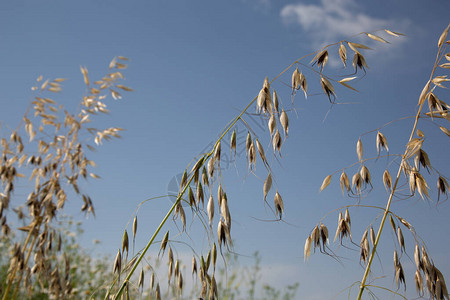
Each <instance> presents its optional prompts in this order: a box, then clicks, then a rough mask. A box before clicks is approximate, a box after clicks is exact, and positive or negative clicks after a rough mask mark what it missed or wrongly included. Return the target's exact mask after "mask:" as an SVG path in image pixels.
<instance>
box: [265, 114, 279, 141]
mask: <svg viewBox="0 0 450 300" xmlns="http://www.w3.org/2000/svg"><path fill="white" fill-rule="evenodd" d="M276 125H277V121H276V119H275V116H274V115H271V116H270V118H269V122H268V124H267V126H268V127H269V131H270V135H271V136H273V132H274V131H275V127H276Z"/></svg>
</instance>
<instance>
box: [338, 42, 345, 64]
mask: <svg viewBox="0 0 450 300" xmlns="http://www.w3.org/2000/svg"><path fill="white" fill-rule="evenodd" d="M339 57H340V58H341V61H342V63H343V64H344V68H345V67H347V48H345V46H344V44H342V43H341V44H340V46H339Z"/></svg>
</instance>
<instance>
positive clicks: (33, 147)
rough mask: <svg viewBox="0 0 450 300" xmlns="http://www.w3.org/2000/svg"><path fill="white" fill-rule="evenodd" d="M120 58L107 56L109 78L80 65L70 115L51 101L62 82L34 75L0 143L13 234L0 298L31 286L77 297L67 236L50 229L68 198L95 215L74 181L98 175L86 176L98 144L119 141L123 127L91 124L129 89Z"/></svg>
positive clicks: (8, 229)
mask: <svg viewBox="0 0 450 300" xmlns="http://www.w3.org/2000/svg"><path fill="white" fill-rule="evenodd" d="M126 60H127V59H126V58H125V57H117V58H115V59H113V61H112V62H111V64H110V65H109V69H108V72H107V74H106V75H105V76H104V77H103V78H101V79H100V80H97V81H94V82H91V79H90V78H89V76H88V70H87V68H85V67H81V73H82V78H83V79H84V83H85V85H86V91H85V93H84V95H82V96H81V102H80V104H79V106H78V108H77V110H76V111H74V112H70V111H69V110H66V109H65V108H64V107H63V105H62V104H60V103H59V102H58V100H56V99H57V98H58V93H60V92H62V90H63V88H62V85H63V82H64V81H65V79H64V78H55V79H44V78H43V77H42V76H39V78H37V80H36V86H33V87H32V91H33V98H32V101H31V103H30V105H29V107H28V110H27V111H26V113H25V114H24V116H23V118H22V120H21V122H20V123H19V124H18V125H17V127H16V129H14V130H12V132H11V133H6V134H7V135H8V136H7V137H3V138H2V139H1V153H2V157H1V163H0V179H1V187H2V190H1V192H0V221H1V222H0V223H1V228H2V236H4V237H7V236H9V235H10V234H12V233H14V235H15V239H14V241H15V244H14V247H13V249H12V250H11V252H10V253H2V256H3V255H4V256H6V257H8V258H9V268H8V271H7V278H6V280H5V285H2V286H0V291H1V294H2V300H6V299H18V295H19V294H24V293H25V291H26V290H27V289H30V290H31V289H32V287H33V285H35V284H39V285H40V286H41V287H42V289H43V291H45V293H46V294H47V296H48V297H51V298H54V299H71V298H74V297H75V295H77V293H78V292H77V287H76V286H74V280H75V279H76V278H75V277H74V274H73V272H72V270H71V268H70V266H71V265H73V264H71V260H72V259H73V257H70V256H69V255H66V253H65V251H64V248H63V247H62V246H63V244H64V243H63V241H64V239H65V237H63V236H62V233H61V231H58V230H56V229H55V227H54V226H53V225H54V224H55V222H57V221H58V215H60V214H61V212H62V211H63V208H64V205H65V203H66V201H68V199H69V198H78V199H80V200H81V205H80V206H81V211H82V212H85V213H86V214H93V215H95V210H94V206H93V201H92V200H91V198H90V197H89V195H88V194H87V193H86V192H84V191H83V188H82V187H80V184H79V182H80V181H83V180H87V179H88V178H98V175H96V174H95V173H92V172H91V169H92V167H94V166H95V162H94V161H92V160H90V159H89V158H88V153H87V152H88V151H89V150H93V149H95V146H96V144H97V145H99V144H101V143H102V142H103V141H106V140H110V139H112V138H118V137H120V136H119V132H120V131H121V129H120V128H117V127H110V128H107V129H96V128H94V127H90V122H92V121H94V120H95V118H96V116H97V115H100V114H106V113H108V112H109V111H108V109H107V104H106V103H107V102H106V101H108V100H109V99H108V98H109V97H112V98H114V99H120V98H121V94H120V93H119V90H123V91H131V89H130V88H128V87H126V86H124V85H122V84H121V83H120V82H121V81H122V80H123V78H124V77H123V75H122V73H121V71H122V69H124V68H126V66H127V65H126V64H125V62H126ZM77 102H78V100H77ZM3 130H4V129H3ZM2 133H3V134H5V132H2ZM16 186H18V188H17V189H18V190H19V192H18V193H17V195H16V194H15V191H16V188H15V187H16ZM21 195H26V196H25V197H22V196H21ZM18 223H20V224H22V226H17V224H18ZM20 232H21V234H20ZM55 249H56V251H55ZM56 255H58V257H56Z"/></svg>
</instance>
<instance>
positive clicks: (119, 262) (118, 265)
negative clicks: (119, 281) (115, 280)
mask: <svg viewBox="0 0 450 300" xmlns="http://www.w3.org/2000/svg"><path fill="white" fill-rule="evenodd" d="M113 269H114V271H113V272H114V273H116V272H117V274H120V271H121V269H122V255H121V254H120V249H119V251H118V252H117V255H116V259H115V260H114V268H113Z"/></svg>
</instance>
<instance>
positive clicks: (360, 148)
mask: <svg viewBox="0 0 450 300" xmlns="http://www.w3.org/2000/svg"><path fill="white" fill-rule="evenodd" d="M356 154H357V155H358V160H359V161H362V159H363V144H362V142H361V138H359V139H358V142H357V143H356Z"/></svg>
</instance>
